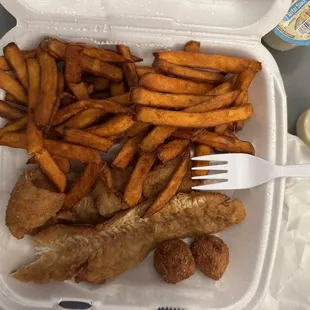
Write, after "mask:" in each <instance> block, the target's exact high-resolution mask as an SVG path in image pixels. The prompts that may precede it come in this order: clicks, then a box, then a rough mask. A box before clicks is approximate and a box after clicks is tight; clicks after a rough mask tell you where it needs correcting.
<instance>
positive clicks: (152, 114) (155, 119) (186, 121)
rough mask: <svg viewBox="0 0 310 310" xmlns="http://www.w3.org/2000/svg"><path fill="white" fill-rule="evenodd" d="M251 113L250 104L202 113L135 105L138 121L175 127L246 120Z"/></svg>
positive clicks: (196, 126) (206, 125)
mask: <svg viewBox="0 0 310 310" xmlns="http://www.w3.org/2000/svg"><path fill="white" fill-rule="evenodd" d="M252 115H253V108H252V106H251V105H250V104H246V105H243V106H241V107H233V108H228V109H222V110H217V111H210V112H204V113H190V112H180V111H168V110H159V109H154V108H148V107H137V109H136V120H137V121H139V122H144V123H149V124H154V125H165V126H175V127H192V128H206V127H215V126H218V125H222V124H227V123H230V122H234V121H239V120H246V119H249V118H250V117H251V116H252Z"/></svg>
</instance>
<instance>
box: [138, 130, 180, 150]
mask: <svg viewBox="0 0 310 310" xmlns="http://www.w3.org/2000/svg"><path fill="white" fill-rule="evenodd" d="M176 130H177V128H176V127H168V126H155V127H154V128H153V129H152V130H151V132H150V133H149V134H148V135H147V136H146V137H144V139H143V140H142V141H141V143H140V146H139V149H140V151H141V152H142V153H150V152H153V151H155V150H156V149H157V148H158V147H159V146H160V145H161V144H163V143H164V142H165V140H166V139H168V138H169V137H170V136H171V135H172V134H173V133H174V132H175V131H176Z"/></svg>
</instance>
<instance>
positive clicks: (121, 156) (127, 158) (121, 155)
mask: <svg viewBox="0 0 310 310" xmlns="http://www.w3.org/2000/svg"><path fill="white" fill-rule="evenodd" d="M142 138H143V134H140V135H137V136H135V137H133V138H130V139H128V140H127V141H126V142H125V143H124V145H123V147H122V148H121V150H120V151H119V152H118V154H117V155H116V157H115V158H114V160H113V163H112V165H113V166H114V167H116V168H119V169H126V168H127V167H128V165H129V164H130V162H131V161H132V160H133V158H134V157H135V155H136V153H137V151H138V147H139V143H140V142H141V140H142Z"/></svg>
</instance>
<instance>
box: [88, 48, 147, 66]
mask: <svg viewBox="0 0 310 310" xmlns="http://www.w3.org/2000/svg"><path fill="white" fill-rule="evenodd" d="M84 55H87V56H90V57H93V58H98V59H100V60H101V61H106V62H112V63H113V62H115V63H125V62H128V59H126V58H125V57H123V56H122V55H120V54H118V53H116V52H114V51H110V50H105V49H99V48H92V47H88V48H85V49H84ZM133 61H134V62H139V61H142V59H141V58H138V57H135V56H133Z"/></svg>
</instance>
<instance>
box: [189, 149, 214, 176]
mask: <svg viewBox="0 0 310 310" xmlns="http://www.w3.org/2000/svg"><path fill="white" fill-rule="evenodd" d="M211 154H213V150H212V148H211V147H210V146H208V145H203V144H196V145H195V149H194V156H195V157H197V156H205V155H211ZM208 165H209V162H208V161H199V160H195V161H193V167H201V166H208ZM208 173H209V171H208V170H192V176H193V177H196V176H203V175H207V174H208Z"/></svg>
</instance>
